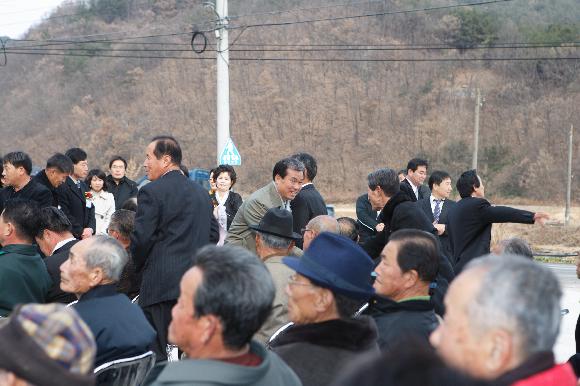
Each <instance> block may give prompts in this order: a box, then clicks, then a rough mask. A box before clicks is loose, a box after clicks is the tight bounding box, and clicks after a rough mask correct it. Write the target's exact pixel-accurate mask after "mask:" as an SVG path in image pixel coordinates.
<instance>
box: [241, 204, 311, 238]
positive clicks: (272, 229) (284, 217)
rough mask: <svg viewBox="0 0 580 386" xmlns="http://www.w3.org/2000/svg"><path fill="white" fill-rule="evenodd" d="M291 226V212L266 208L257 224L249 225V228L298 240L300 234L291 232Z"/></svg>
mask: <svg viewBox="0 0 580 386" xmlns="http://www.w3.org/2000/svg"><path fill="white" fill-rule="evenodd" d="M292 227H293V222H292V213H290V211H288V210H286V209H280V208H271V209H268V211H267V212H266V214H265V215H264V217H262V219H261V220H260V223H259V224H258V225H250V228H251V229H253V230H255V231H258V232H262V233H267V234H269V235H274V236H278V237H284V238H287V239H292V240H300V239H301V238H302V236H301V235H299V234H298V233H295V232H293V230H292Z"/></svg>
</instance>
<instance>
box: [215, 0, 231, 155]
mask: <svg viewBox="0 0 580 386" xmlns="http://www.w3.org/2000/svg"><path fill="white" fill-rule="evenodd" d="M215 10H216V13H217V16H218V19H219V20H218V21H217V23H218V24H217V25H218V27H219V29H218V30H216V38H217V53H216V55H217V57H216V59H217V163H218V165H219V163H220V154H221V152H222V151H223V149H224V147H225V146H226V142H227V141H228V139H229V138H230V74H229V64H230V63H229V62H230V54H229V50H228V48H229V47H228V45H229V42H228V30H227V25H228V0H216V7H215Z"/></svg>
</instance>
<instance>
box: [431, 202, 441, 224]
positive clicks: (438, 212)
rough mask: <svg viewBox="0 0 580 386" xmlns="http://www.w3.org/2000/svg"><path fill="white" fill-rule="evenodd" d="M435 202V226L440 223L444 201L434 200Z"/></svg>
mask: <svg viewBox="0 0 580 386" xmlns="http://www.w3.org/2000/svg"><path fill="white" fill-rule="evenodd" d="M433 201H435V209H434V210H433V219H435V224H437V223H439V216H441V204H442V202H443V200H433Z"/></svg>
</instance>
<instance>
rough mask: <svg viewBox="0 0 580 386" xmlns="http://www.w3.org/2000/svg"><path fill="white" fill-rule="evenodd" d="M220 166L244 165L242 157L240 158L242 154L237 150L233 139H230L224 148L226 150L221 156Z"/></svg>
mask: <svg viewBox="0 0 580 386" xmlns="http://www.w3.org/2000/svg"><path fill="white" fill-rule="evenodd" d="M220 164H223V165H241V164H242V157H241V156H240V152H239V151H238V149H236V145H234V142H233V141H232V139H231V138H229V139H228V141H227V142H226V146H224V150H222V154H220Z"/></svg>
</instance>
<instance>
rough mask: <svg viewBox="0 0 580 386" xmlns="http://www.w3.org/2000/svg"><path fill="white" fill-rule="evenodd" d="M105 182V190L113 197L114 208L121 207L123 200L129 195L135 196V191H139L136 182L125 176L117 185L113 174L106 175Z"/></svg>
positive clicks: (128, 197) (129, 196)
mask: <svg viewBox="0 0 580 386" xmlns="http://www.w3.org/2000/svg"><path fill="white" fill-rule="evenodd" d="M105 183H106V184H107V191H108V192H109V193H112V194H113V197H115V210H117V209H121V207H122V206H123V204H124V203H125V201H127V200H128V199H130V198H131V197H137V192H139V189H137V183H136V182H135V181H133V180H130V179H128V178H127V177H123V178H122V179H121V180H120V181H119V184H118V185H117V183H116V182H115V180H114V179H113V176H111V175H108V176H107V177H106V178H105Z"/></svg>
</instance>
